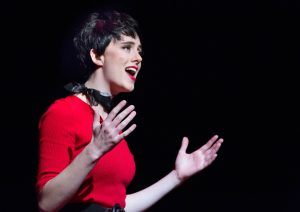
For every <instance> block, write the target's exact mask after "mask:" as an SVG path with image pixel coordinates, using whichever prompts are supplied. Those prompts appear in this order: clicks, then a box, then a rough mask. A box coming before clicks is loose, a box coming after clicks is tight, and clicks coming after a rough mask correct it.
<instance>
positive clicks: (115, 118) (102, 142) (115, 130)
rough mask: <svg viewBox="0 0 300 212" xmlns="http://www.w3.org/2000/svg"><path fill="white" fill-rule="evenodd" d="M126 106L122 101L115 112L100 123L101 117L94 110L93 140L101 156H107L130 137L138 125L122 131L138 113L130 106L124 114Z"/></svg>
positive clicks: (114, 109) (115, 108)
mask: <svg viewBox="0 0 300 212" xmlns="http://www.w3.org/2000/svg"><path fill="white" fill-rule="evenodd" d="M125 105H126V101H125V100H123V101H121V102H120V103H119V104H118V105H117V106H116V107H114V108H113V110H112V111H111V112H110V113H109V114H108V116H107V118H106V119H105V120H104V121H103V122H102V123H100V115H99V113H98V112H97V110H96V109H95V108H93V109H94V121H93V139H92V142H94V144H95V146H96V147H97V148H98V150H100V151H99V153H100V154H105V153H106V152H108V151H109V150H111V149H112V148H113V147H114V146H116V145H117V144H118V143H119V142H120V141H121V140H122V139H123V138H125V137H126V136H128V135H129V134H130V133H131V132H132V131H133V130H134V129H135V128H136V125H135V124H132V125H131V126H130V127H129V128H128V129H126V130H125V131H123V132H122V133H121V131H122V130H123V129H124V128H125V127H126V126H127V125H128V124H129V122H130V121H131V120H132V119H133V118H134V117H135V115H136V112H135V111H134V106H133V105H130V106H128V107H127V108H126V109H124V110H123V111H122V112H120V111H121V110H122V108H124V106H125Z"/></svg>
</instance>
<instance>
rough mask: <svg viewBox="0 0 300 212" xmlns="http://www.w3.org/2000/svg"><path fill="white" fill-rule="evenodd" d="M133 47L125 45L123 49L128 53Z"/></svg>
mask: <svg viewBox="0 0 300 212" xmlns="http://www.w3.org/2000/svg"><path fill="white" fill-rule="evenodd" d="M131 48H132V47H131V46H130V45H125V46H123V47H122V49H125V50H126V51H130V50H131Z"/></svg>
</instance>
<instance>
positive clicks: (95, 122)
mask: <svg viewBox="0 0 300 212" xmlns="http://www.w3.org/2000/svg"><path fill="white" fill-rule="evenodd" d="M92 109H93V111H94V119H93V125H94V126H99V125H101V124H100V114H99V112H98V110H97V108H96V107H95V106H92Z"/></svg>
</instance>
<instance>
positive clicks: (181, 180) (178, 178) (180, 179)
mask: <svg viewBox="0 0 300 212" xmlns="http://www.w3.org/2000/svg"><path fill="white" fill-rule="evenodd" d="M171 174H172V175H173V178H174V182H175V183H176V185H177V186H179V185H180V184H182V183H183V182H184V181H185V179H184V178H182V177H180V176H179V175H178V173H177V171H176V170H175V169H174V170H173V171H172V172H171Z"/></svg>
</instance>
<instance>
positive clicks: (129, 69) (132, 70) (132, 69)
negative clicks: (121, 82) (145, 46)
mask: <svg viewBox="0 0 300 212" xmlns="http://www.w3.org/2000/svg"><path fill="white" fill-rule="evenodd" d="M138 69H139V68H138V67H137V66H127V67H126V68H125V70H126V72H127V73H129V74H130V75H131V76H135V75H136V73H137V72H138Z"/></svg>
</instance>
